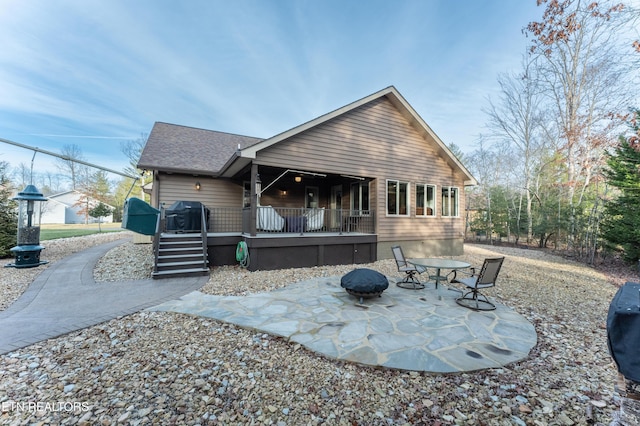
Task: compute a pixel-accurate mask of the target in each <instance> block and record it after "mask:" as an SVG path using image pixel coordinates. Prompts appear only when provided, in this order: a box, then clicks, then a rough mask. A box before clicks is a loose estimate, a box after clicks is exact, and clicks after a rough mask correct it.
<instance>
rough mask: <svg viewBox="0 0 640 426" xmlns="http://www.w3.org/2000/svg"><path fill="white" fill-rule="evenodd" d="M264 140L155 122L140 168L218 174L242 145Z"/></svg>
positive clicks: (243, 146) (141, 156)
mask: <svg viewBox="0 0 640 426" xmlns="http://www.w3.org/2000/svg"><path fill="white" fill-rule="evenodd" d="M262 140H263V139H261V138H252V137H249V136H240V135H234V134H231V133H223V132H215V131H212V130H204V129H197V128H194V127H186V126H180V125H177V124H169V123H160V122H156V123H155V124H154V125H153V129H151V133H150V134H149V138H148V139H147V144H146V145H145V147H144V150H143V151H142V155H140V160H139V161H138V168H140V169H149V170H163V171H173V172H182V173H194V174H209V175H215V174H217V173H218V172H219V171H220V170H221V169H222V167H223V166H224V165H225V164H226V163H227V161H229V159H230V158H231V157H232V156H233V154H234V153H235V152H236V150H237V149H238V145H240V148H241V149H242V148H246V147H248V146H251V145H254V144H256V143H258V142H260V141H262Z"/></svg>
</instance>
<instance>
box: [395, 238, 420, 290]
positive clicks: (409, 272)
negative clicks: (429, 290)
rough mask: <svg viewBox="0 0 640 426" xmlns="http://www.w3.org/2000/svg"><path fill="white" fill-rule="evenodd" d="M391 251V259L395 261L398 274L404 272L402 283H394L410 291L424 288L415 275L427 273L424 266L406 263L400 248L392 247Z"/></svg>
mask: <svg viewBox="0 0 640 426" xmlns="http://www.w3.org/2000/svg"><path fill="white" fill-rule="evenodd" d="M391 251H392V252H393V257H394V259H395V260H396V266H397V267H398V272H404V273H405V276H404V279H403V280H402V281H398V282H396V285H397V286H398V287H401V288H407V289H411V290H421V289H423V288H424V284H423V283H421V282H420V280H418V278H417V277H416V274H422V273H423V272H426V271H427V268H425V267H424V266H418V265H412V264H411V263H409V262H407V259H406V258H405V257H404V253H403V252H402V247H400V246H392V247H391Z"/></svg>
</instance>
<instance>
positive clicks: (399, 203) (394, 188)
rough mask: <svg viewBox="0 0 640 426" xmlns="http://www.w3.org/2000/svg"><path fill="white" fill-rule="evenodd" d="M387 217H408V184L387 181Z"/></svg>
mask: <svg viewBox="0 0 640 426" xmlns="http://www.w3.org/2000/svg"><path fill="white" fill-rule="evenodd" d="M387 215H389V216H409V183H408V182H400V181H398V180H388V181H387Z"/></svg>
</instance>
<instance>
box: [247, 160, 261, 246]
mask: <svg viewBox="0 0 640 426" xmlns="http://www.w3.org/2000/svg"><path fill="white" fill-rule="evenodd" d="M257 183H258V165H257V164H255V163H252V164H251V219H250V221H249V222H250V223H249V233H250V235H251V236H252V237H255V236H256V233H257V229H256V228H257V219H258V203H259V202H260V194H258V192H257V191H256V189H257Z"/></svg>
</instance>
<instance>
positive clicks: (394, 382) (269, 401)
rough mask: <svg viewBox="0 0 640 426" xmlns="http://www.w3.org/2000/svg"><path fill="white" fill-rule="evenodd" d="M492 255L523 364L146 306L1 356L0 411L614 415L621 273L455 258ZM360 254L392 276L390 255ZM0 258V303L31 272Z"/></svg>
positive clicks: (55, 416) (285, 416)
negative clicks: (362, 361)
mask: <svg viewBox="0 0 640 426" xmlns="http://www.w3.org/2000/svg"><path fill="white" fill-rule="evenodd" d="M84 238H87V237H83V239H78V240H77V241H73V242H71V241H70V240H71V239H70V240H67V241H60V242H48V243H47V251H46V256H45V255H44V254H43V258H46V259H49V260H52V261H54V260H57V259H59V258H60V257H61V256H62V255H64V254H63V253H64V251H65V249H66V250H73V251H77V250H78V249H79V248H78V247H86V246H88V245H92V244H95V243H96V242H98V240H100V242H101V241H103V239H108V238H113V236H109V237H107V236H106V235H102V236H98V237H91V238H88V240H89V241H88V242H86V244H87V245H84V244H85V242H84ZM81 240H82V242H81ZM43 253H44V252H43ZM498 254H501V255H502V254H503V255H505V256H506V261H505V264H504V266H503V270H502V272H501V274H500V278H499V281H498V286H497V287H496V288H495V289H493V290H492V291H490V292H489V294H490V295H491V296H494V297H496V298H497V299H498V300H499V301H501V302H502V303H505V304H507V305H508V306H511V307H513V308H514V309H515V310H516V311H518V312H519V313H520V314H522V315H524V316H525V317H526V318H527V319H528V320H529V321H531V322H532V323H533V324H534V325H535V327H536V330H537V332H538V339H539V342H538V345H537V346H536V347H535V348H534V349H533V350H532V352H531V354H530V356H529V358H528V359H526V360H523V361H521V362H519V363H516V364H512V365H509V366H507V367H504V368H499V369H490V370H483V371H479V372H475V373H468V374H456V375H433V374H425V373H415V372H406V371H395V370H385V369H376V368H370V367H363V366H359V365H355V364H350V363H344V362H336V361H334V360H329V359H326V358H323V357H322V356H319V355H317V354H315V353H312V352H309V351H307V350H306V349H304V348H303V347H301V346H300V345H297V344H293V343H289V342H287V341H285V340H283V339H280V338H276V337H272V336H269V335H267V334H264V333H258V332H255V331H251V330H244V329H240V328H238V327H236V326H234V325H231V324H225V323H222V322H218V321H215V320H211V319H208V318H199V317H192V316H188V315H182V314H175V313H165V312H141V313H138V314H134V315H130V316H127V317H124V318H120V319H116V320H113V321H109V322H107V323H104V324H101V325H98V326H94V327H91V328H88V329H85V330H81V331H78V332H74V333H70V334H68V335H66V336H62V337H60V338H57V339H51V340H48V341H45V342H42V343H40V344H36V345H32V346H30V347H27V348H25V349H22V350H19V351H16V352H13V353H10V354H8V355H4V356H0V404H1V407H0V408H1V410H0V423H2V424H16V425H21V424H81V425H94V424H98V425H111V424H132V425H138V424H139V425H147V424H190V425H191V424H200V425H209V424H278V425H299V424H331V425H333V424H337V425H356V424H357V425H383V424H385V425H396V424H398V425H402V424H423V425H449V424H456V425H584V424H609V423H610V422H611V421H612V419H613V418H614V417H615V412H616V411H617V410H618V408H619V407H618V406H619V402H620V399H619V396H618V395H617V394H616V393H615V392H614V380H615V378H616V375H617V373H616V370H615V367H614V365H613V364H612V362H611V358H610V356H609V354H608V351H607V346H606V326H605V319H606V314H607V310H608V306H609V302H610V300H611V298H612V297H613V295H614V293H615V291H616V287H615V286H614V285H613V284H611V283H610V282H608V281H607V278H606V277H605V276H604V275H603V274H601V273H599V272H597V271H595V270H593V269H591V268H588V267H586V266H584V265H581V264H577V263H573V262H570V261H567V260H565V259H562V258H560V257H556V256H552V255H549V254H547V253H544V252H541V251H536V250H522V249H512V248H500V247H496V248H493V247H491V249H490V250H489V248H488V247H486V246H474V245H467V246H465V255H464V256H460V257H459V258H460V259H466V260H468V261H470V262H471V263H473V264H480V263H481V262H482V259H484V258H485V257H487V256H494V255H498ZM150 257H151V251H150V247H149V245H133V244H131V243H125V244H123V245H122V246H120V247H118V248H116V249H114V250H112V251H111V252H110V253H109V254H108V255H107V256H105V257H104V258H103V259H102V260H101V261H100V262H99V263H98V265H97V266H96V269H95V271H94V273H95V277H96V280H97V281H100V282H102V285H108V282H109V281H114V280H121V279H127V278H130V277H133V278H142V277H148V276H149V274H150V263H149V262H150ZM358 267H370V268H373V269H376V270H379V271H381V272H382V273H385V274H387V275H390V276H398V273H397V271H396V269H395V266H394V263H393V261H390V260H382V261H378V262H375V263H374V264H371V265H358ZM351 269H353V266H352V265H347V266H337V267H316V268H301V269H289V270H280V271H259V272H247V271H245V270H241V269H239V268H237V267H221V268H215V269H214V270H213V272H212V274H211V278H210V280H209V282H208V283H207V284H206V285H205V286H204V288H203V289H202V291H203V292H206V293H210V294H218V295H245V294H249V293H256V292H261V291H267V290H271V289H275V288H279V287H283V286H286V285H287V284H290V283H293V282H296V281H300V280H305V279H307V278H310V277H314V276H330V275H342V274H344V273H346V272H348V271H350V270H351ZM123 270H126V271H127V273H123ZM115 271H117V273H118V274H117V275H116V274H115V273H114V272H115ZM0 272H1V274H0V281H1V285H2V287H1V288H2V292H1V293H0V306H2V307H4V308H6V306H8V305H9V304H10V303H11V302H12V301H13V300H15V298H16V297H17V295H19V294H20V293H21V291H23V290H24V288H25V287H26V285H28V283H29V282H30V280H32V279H33V277H34V276H35V274H36V273H37V271H32V270H22V271H21V272H20V273H18V272H17V271H16V270H13V269H11V270H6V269H4V270H1V271H0ZM23 275H24V276H23ZM16 283H17V284H16ZM14 285H15V287H17V288H15V289H13V287H14Z"/></svg>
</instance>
